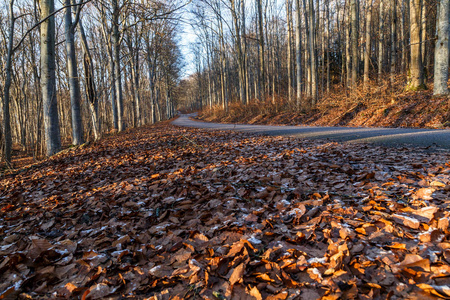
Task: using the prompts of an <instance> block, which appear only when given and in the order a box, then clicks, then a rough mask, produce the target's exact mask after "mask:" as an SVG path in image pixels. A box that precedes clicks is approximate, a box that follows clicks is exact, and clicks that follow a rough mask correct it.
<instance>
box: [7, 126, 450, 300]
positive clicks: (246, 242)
mask: <svg viewBox="0 0 450 300" xmlns="http://www.w3.org/2000/svg"><path fill="white" fill-rule="evenodd" d="M449 157H450V156H449V155H448V154H447V153H433V152H427V151H426V149H408V148H404V149H392V148H383V147H375V146H361V145H340V144H336V143H326V142H318V141H302V140H297V139H291V138H281V137H261V136H252V135H246V134H243V133H230V132H207V131H201V130H192V129H182V128H176V127H173V126H170V125H167V124H161V125H157V126H151V127H146V128H143V129H140V130H135V131H130V132H128V133H125V134H120V135H116V136H112V137H109V138H106V139H104V140H102V141H101V142H99V143H97V144H95V145H91V146H88V147H85V148H79V149H75V150H72V151H69V152H66V153H62V154H60V155H58V156H56V157H53V158H52V159H50V160H47V161H45V162H42V163H41V164H40V165H35V166H32V167H29V168H27V169H22V170H21V171H19V172H18V173H17V174H14V175H7V176H4V177H3V178H2V179H1V181H0V299H6V298H13V299H14V298H19V299H49V298H51V299H54V298H66V299H77V298H78V299H101V298H110V299H194V298H198V299H201V298H202V299H318V298H322V299H338V298H339V299H403V298H421V299H434V298H435V297H442V298H450V265H449V263H450V241H449V237H450V236H449V214H450V213H449V210H448V207H449V203H450V200H449V190H450V188H449V187H450V185H449V184H450V165H449V164H447V161H448V159H449Z"/></svg>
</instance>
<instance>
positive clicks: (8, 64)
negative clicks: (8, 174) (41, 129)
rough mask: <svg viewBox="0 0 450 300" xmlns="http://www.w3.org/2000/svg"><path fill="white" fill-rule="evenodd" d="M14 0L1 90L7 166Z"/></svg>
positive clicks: (10, 150)
mask: <svg viewBox="0 0 450 300" xmlns="http://www.w3.org/2000/svg"><path fill="white" fill-rule="evenodd" d="M13 6H14V0H11V1H10V2H9V17H10V20H9V21H10V23H9V34H8V53H7V56H6V78H5V86H4V90H3V138H4V139H5V145H4V146H5V149H4V150H5V152H4V154H5V162H6V164H7V165H8V166H10V165H11V152H12V137H11V116H10V111H9V106H10V102H11V101H10V89H11V82H12V59H13V47H14V24H15V22H16V17H15V16H14V8H13Z"/></svg>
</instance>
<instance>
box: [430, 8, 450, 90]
mask: <svg viewBox="0 0 450 300" xmlns="http://www.w3.org/2000/svg"><path fill="white" fill-rule="evenodd" d="M449 9H450V6H449V0H440V3H439V8H438V19H437V24H436V27H437V35H438V39H437V41H436V49H435V52H434V90H433V95H435V96H440V95H448V94H449V90H448V85H447V82H448V66H449V35H450V30H449V19H450V13H449Z"/></svg>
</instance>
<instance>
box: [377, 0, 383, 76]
mask: <svg viewBox="0 0 450 300" xmlns="http://www.w3.org/2000/svg"><path fill="white" fill-rule="evenodd" d="M383 9H384V5H383V0H380V9H379V14H380V15H379V19H378V37H379V38H378V83H381V79H382V76H383V54H384V51H383V47H384V20H383Z"/></svg>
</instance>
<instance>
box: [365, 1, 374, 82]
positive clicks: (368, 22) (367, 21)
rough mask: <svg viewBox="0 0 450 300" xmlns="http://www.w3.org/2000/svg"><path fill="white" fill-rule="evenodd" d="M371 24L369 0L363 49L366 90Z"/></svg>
mask: <svg viewBox="0 0 450 300" xmlns="http://www.w3.org/2000/svg"><path fill="white" fill-rule="evenodd" d="M371 22H372V0H369V3H368V6H367V17H366V47H365V48H364V87H365V88H367V86H368V84H369V67H370V52H371V46H372V45H371V38H372V37H371Z"/></svg>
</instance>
